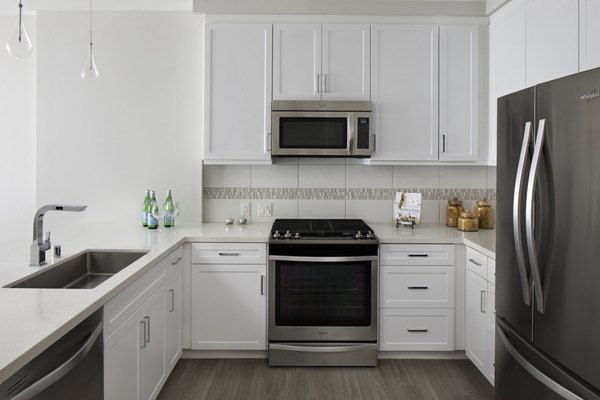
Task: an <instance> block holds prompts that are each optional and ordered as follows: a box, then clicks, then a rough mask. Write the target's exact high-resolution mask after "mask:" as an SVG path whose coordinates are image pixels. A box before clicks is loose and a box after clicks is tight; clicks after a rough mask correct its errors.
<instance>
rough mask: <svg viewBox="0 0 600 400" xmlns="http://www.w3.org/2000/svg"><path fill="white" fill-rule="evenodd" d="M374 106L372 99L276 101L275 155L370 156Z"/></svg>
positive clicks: (274, 118)
mask: <svg viewBox="0 0 600 400" xmlns="http://www.w3.org/2000/svg"><path fill="white" fill-rule="evenodd" d="M371 110H372V106H371V102H370V101H273V102H272V103H271V118H272V120H271V122H272V129H273V136H272V143H271V144H272V146H271V155H272V156H275V157H356V158H367V157H370V156H371V153H373V145H374V143H373V142H374V141H373V135H372V134H371V122H372V111H371Z"/></svg>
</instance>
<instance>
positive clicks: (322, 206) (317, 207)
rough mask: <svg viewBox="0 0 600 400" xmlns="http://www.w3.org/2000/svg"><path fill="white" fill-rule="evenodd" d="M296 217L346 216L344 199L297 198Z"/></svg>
mask: <svg viewBox="0 0 600 400" xmlns="http://www.w3.org/2000/svg"><path fill="white" fill-rule="evenodd" d="M298 218H346V201H345V200H298Z"/></svg>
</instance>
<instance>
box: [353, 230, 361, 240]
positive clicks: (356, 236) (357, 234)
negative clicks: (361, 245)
mask: <svg viewBox="0 0 600 400" xmlns="http://www.w3.org/2000/svg"><path fill="white" fill-rule="evenodd" d="M354 238H355V239H362V238H363V234H362V233H360V231H358V232H356V235H354Z"/></svg>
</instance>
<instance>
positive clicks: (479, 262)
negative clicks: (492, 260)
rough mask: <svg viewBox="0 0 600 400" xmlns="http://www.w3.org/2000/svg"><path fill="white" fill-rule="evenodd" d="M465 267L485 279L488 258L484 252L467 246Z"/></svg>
mask: <svg viewBox="0 0 600 400" xmlns="http://www.w3.org/2000/svg"><path fill="white" fill-rule="evenodd" d="M466 261H467V268H468V269H470V270H471V271H473V272H475V273H476V274H477V275H479V276H481V277H482V278H483V279H487V264H488V258H487V256H486V255H485V254H482V253H480V252H478V251H477V250H473V249H472V248H470V247H467V260H466Z"/></svg>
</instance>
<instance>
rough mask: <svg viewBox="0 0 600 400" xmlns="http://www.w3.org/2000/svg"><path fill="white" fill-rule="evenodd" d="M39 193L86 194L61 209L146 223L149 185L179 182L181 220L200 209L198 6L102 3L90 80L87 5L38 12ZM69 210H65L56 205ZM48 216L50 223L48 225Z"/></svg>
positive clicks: (56, 219) (61, 220) (68, 219)
mask: <svg viewBox="0 0 600 400" xmlns="http://www.w3.org/2000/svg"><path fill="white" fill-rule="evenodd" d="M37 20H38V40H37V41H38V43H37V48H38V65H37V84H38V87H37V113H38V118H37V137H38V140H37V150H38V157H37V160H38V162H37V203H38V205H41V204H44V203H53V202H64V203H77V204H87V205H88V206H89V207H88V209H87V210H86V211H85V212H84V213H81V214H71V213H68V214H69V215H67V213H54V214H49V215H48V216H47V217H46V219H47V227H48V229H52V226H57V225H61V226H63V225H64V224H70V223H75V222H78V221H98V220H114V219H121V220H131V221H132V222H133V223H138V222H139V223H141V205H142V200H143V195H144V190H145V189H146V188H152V189H156V190H157V193H158V197H159V201H161V202H162V200H163V199H164V196H165V194H164V193H165V190H166V189H173V193H174V197H175V200H177V201H179V202H180V203H181V207H182V215H181V216H180V218H179V221H200V220H201V212H202V170H201V154H202V149H201V128H200V127H201V126H202V124H201V122H202V121H201V110H202V103H201V102H202V96H201V93H202V90H201V88H202V86H201V85H202V23H201V21H200V19H199V17H198V16H196V15H194V14H192V13H190V12H108V11H107V12H97V13H95V14H94V53H95V57H96V63H97V66H98V69H99V71H100V74H101V75H100V78H99V79H98V80H97V81H95V82H92V83H88V82H84V81H82V80H81V79H80V78H79V73H80V71H81V68H82V66H83V63H84V61H85V59H86V56H87V41H88V39H87V35H88V16H87V13H85V12H62V13H60V12H39V13H38V16H37ZM57 214H63V215H57ZM48 224H49V225H48Z"/></svg>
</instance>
